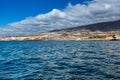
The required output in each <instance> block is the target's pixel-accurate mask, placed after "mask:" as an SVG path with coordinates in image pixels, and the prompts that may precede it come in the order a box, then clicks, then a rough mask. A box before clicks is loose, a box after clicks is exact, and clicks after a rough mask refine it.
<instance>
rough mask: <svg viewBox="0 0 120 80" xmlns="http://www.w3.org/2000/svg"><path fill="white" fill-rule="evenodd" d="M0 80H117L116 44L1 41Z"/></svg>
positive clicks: (118, 52)
mask: <svg viewBox="0 0 120 80" xmlns="http://www.w3.org/2000/svg"><path fill="white" fill-rule="evenodd" d="M0 80H120V41H1V42H0Z"/></svg>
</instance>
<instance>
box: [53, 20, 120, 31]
mask: <svg viewBox="0 0 120 80" xmlns="http://www.w3.org/2000/svg"><path fill="white" fill-rule="evenodd" d="M83 29H85V30H90V31H102V32H107V31H120V20H118V21H111V22H102V23H96V24H90V25H85V26H78V27H74V28H67V29H61V30H53V31H51V32H56V31H63V30H64V31H75V30H83Z"/></svg>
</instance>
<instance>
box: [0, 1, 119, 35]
mask: <svg viewBox="0 0 120 80" xmlns="http://www.w3.org/2000/svg"><path fill="white" fill-rule="evenodd" d="M114 20H120V0H93V1H89V2H86V3H85V4H76V5H72V4H71V3H69V4H68V6H67V7H66V8H65V9H63V10H59V9H53V10H52V11H51V12H48V13H45V14H39V15H37V16H35V17H28V18H26V19H25V20H22V21H19V22H14V23H10V24H8V25H7V26H6V27H2V28H0V36H12V35H29V34H38V33H41V32H46V31H51V30H55V29H64V28H70V27H76V26H81V25H87V24H93V23H99V22H105V21H114Z"/></svg>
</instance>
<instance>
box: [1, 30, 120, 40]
mask: <svg viewBox="0 0 120 80" xmlns="http://www.w3.org/2000/svg"><path fill="white" fill-rule="evenodd" d="M113 35H115V36H116V39H120V31H109V32H101V31H95V32H91V31H88V30H82V31H80V30H78V31H70V32H69V31H68V32H67V31H64V30H63V31H57V32H48V33H41V34H38V35H27V36H9V37H0V41H11V40H111V39H112V36H113Z"/></svg>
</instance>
